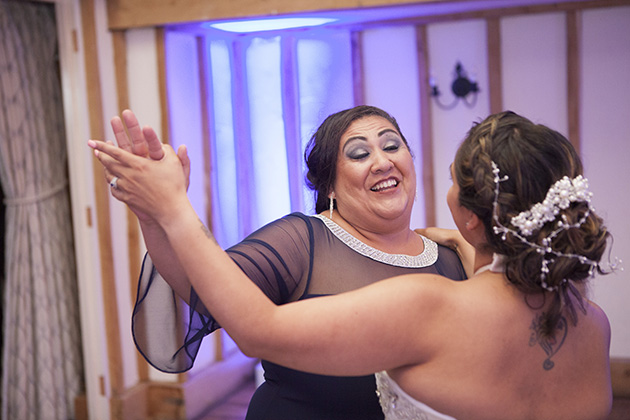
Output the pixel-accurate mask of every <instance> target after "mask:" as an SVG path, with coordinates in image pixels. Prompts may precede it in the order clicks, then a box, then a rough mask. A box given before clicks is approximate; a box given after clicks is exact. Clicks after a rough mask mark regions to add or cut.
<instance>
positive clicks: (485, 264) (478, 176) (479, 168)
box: [88, 112, 612, 420]
mask: <svg viewBox="0 0 630 420" xmlns="http://www.w3.org/2000/svg"><path fill="white" fill-rule="evenodd" d="M88 144H89V146H90V147H92V148H94V149H95V154H96V155H97V157H98V159H99V160H100V162H101V163H102V164H103V165H104V167H105V168H106V169H107V172H108V174H109V175H108V176H111V177H114V176H116V177H118V178H117V179H120V180H125V181H126V182H122V183H119V184H118V185H119V186H120V187H119V188H118V189H116V190H115V193H114V196H115V197H116V198H117V199H119V200H121V201H124V202H125V203H127V204H128V205H129V206H130V207H132V208H133V209H135V210H136V211H141V212H143V213H144V214H147V215H149V216H150V217H153V218H154V219H155V220H156V221H157V223H159V225H160V226H161V227H162V228H163V229H164V231H165V232H166V235H167V237H168V240H169V242H170V244H171V245H172V247H173V248H174V250H175V252H176V254H177V257H178V259H179V260H180V262H181V264H182V266H183V267H184V268H185V271H186V274H187V275H188V277H189V280H190V282H191V283H192V285H193V287H194V289H195V291H196V292H197V294H198V296H199V297H200V298H201V300H202V301H203V303H204V304H205V306H206V307H207V308H208V309H209V311H210V312H211V313H212V314H213V316H214V318H215V319H216V320H217V321H218V322H219V323H220V324H221V325H222V326H223V328H225V330H226V331H227V332H228V333H229V334H230V335H231V336H232V338H233V339H234V340H235V342H236V343H237V344H238V346H239V347H240V348H241V350H242V351H243V352H244V353H245V354H246V355H249V356H252V357H258V358H263V359H266V360H270V361H272V362H274V363H278V364H281V365H284V366H287V367H290V368H293V369H299V370H303V371H308V372H313V373H319V374H326V375H339V376H349V375H365V374H370V373H373V372H378V373H377V385H378V394H379V398H380V401H381V405H382V408H383V411H384V413H385V416H386V419H388V420H399V419H453V418H457V419H483V420H490V419H538V420H542V419H554V420H555V419H572V420H576V419H605V418H606V416H607V414H608V413H609V412H610V409H611V403H612V390H611V380H610V368H609V342H610V327H609V323H608V319H607V317H606V315H605V314H604V312H603V311H602V310H601V309H600V308H599V307H598V306H597V305H596V304H595V303H593V302H591V301H589V300H588V298H587V296H585V291H586V286H587V282H588V281H589V279H590V278H591V277H592V276H593V275H594V274H595V273H596V272H599V273H602V272H603V270H602V269H601V267H600V259H601V257H602V254H603V253H604V250H605V248H606V243H607V240H608V238H609V236H610V234H609V233H608V231H607V230H606V228H605V227H604V225H603V222H602V220H601V219H600V218H599V217H598V216H597V215H596V214H595V212H594V211H593V209H592V207H591V205H590V200H591V193H590V192H589V191H588V184H587V180H586V179H585V178H583V177H582V175H581V174H582V164H581V162H580V159H579V157H578V156H577V153H576V152H575V150H574V149H573V147H572V146H571V144H570V143H569V142H568V141H567V140H566V139H565V138H564V137H563V136H562V135H560V134H559V133H557V132H555V131H553V130H551V129H549V128H547V127H545V126H542V125H536V124H533V123H532V122H530V121H529V120H527V119H525V118H523V117H521V116H519V115H517V114H514V113H512V112H504V113H500V114H496V115H491V116H490V117H488V118H486V119H485V120H484V121H482V122H481V123H479V124H477V125H475V126H473V128H472V129H471V130H470V131H469V133H468V134H467V136H466V138H465V140H464V141H463V143H462V144H461V146H460V147H459V149H458V151H457V154H456V156H455V159H454V161H453V163H452V165H451V175H452V180H453V184H452V186H451V187H450V189H449V191H448V194H447V202H448V205H449V208H450V210H451V214H452V216H453V219H454V221H455V224H456V225H457V228H458V231H459V233H458V234H453V235H452V236H453V237H452V238H450V242H452V243H453V244H457V246H472V247H473V248H474V250H475V256H474V267H475V274H474V276H473V277H471V278H470V279H469V280H467V281H463V282H452V281H450V280H448V279H446V278H443V277H440V276H438V275H432V274H415V275H406V276H400V277H395V278H392V279H388V280H383V281H380V282H377V283H375V284H373V285H370V286H367V287H364V288H362V289H358V290H355V291H352V292H347V293H342V294H339V295H335V296H329V297H321V298H314V299H308V300H304V301H300V302H295V303H289V304H285V305H281V306H276V305H274V304H273V303H272V302H271V301H269V300H268V299H267V297H265V296H264V295H263V294H262V293H261V292H260V290H259V289H258V287H256V286H255V285H254V284H253V283H252V282H251V281H249V280H248V279H247V278H246V277H245V275H244V274H243V273H242V272H241V271H240V270H239V268H238V267H237V266H236V265H235V264H234V263H233V261H232V260H231V259H230V258H229V257H228V256H227V255H226V254H225V252H224V251H223V250H221V249H220V247H219V246H218V245H217V243H216V242H215V241H214V240H213V236H212V233H211V232H210V231H209V230H208V229H207V228H205V227H204V226H203V224H202V223H201V222H200V221H199V219H198V217H197V215H196V214H195V212H194V210H193V208H192V206H191V204H190V202H189V201H188V198H187V196H186V180H185V176H184V174H183V171H182V167H181V163H180V159H178V155H177V154H179V157H184V156H185V153H186V151H185V148H180V150H179V151H178V152H177V154H176V153H175V152H174V151H173V150H172V149H171V148H170V147H169V146H163V148H164V152H165V156H164V157H163V158H162V159H161V160H159V161H148V160H143V159H141V158H139V157H137V156H134V155H133V154H131V153H127V152H125V151H124V150H121V149H118V148H117V147H115V146H113V145H109V144H107V143H104V142H100V141H92V140H91V141H89V142H88ZM153 147H156V145H153ZM157 147H159V146H157ZM140 162H142V163H140ZM139 167H142V170H140V169H139ZM442 233H443V232H442ZM462 238H463V240H465V241H466V242H467V243H468V244H469V245H465V244H464V243H463V240H462ZM210 273H211V274H210ZM420 278H422V281H418V280H419V279H420Z"/></svg>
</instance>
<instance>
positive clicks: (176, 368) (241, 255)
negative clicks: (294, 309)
mask: <svg viewBox="0 0 630 420" xmlns="http://www.w3.org/2000/svg"><path fill="white" fill-rule="evenodd" d="M312 246H313V237H312V226H311V224H310V222H309V221H308V218H307V217H306V216H304V215H302V214H299V213H294V214H291V215H288V216H285V217H284V218H282V219H279V220H276V221H274V222H272V223H270V224H268V225H266V226H264V227H263V228H261V229H259V230H258V231H256V232H254V233H252V234H251V235H250V236H248V237H247V238H245V239H244V240H243V241H242V242H240V243H238V244H236V245H234V246H233V247H231V248H229V249H228V250H227V251H226V252H227V253H228V255H230V257H231V258H232V259H233V260H234V262H236V264H237V265H238V266H239V267H240V268H241V270H243V272H244V273H245V274H246V275H247V276H248V277H249V278H250V279H251V280H252V281H253V282H254V283H256V284H257V285H258V286H259V287H260V288H261V290H262V291H263V292H264V293H265V294H266V295H267V296H268V297H269V298H270V299H271V300H272V301H273V302H275V303H277V304H281V303H285V302H287V301H288V300H289V299H290V298H291V296H293V295H294V294H295V292H296V290H298V289H303V288H304V287H306V286H304V285H302V283H308V281H309V276H310V272H311V266H312ZM189 302H190V305H191V306H190V307H189V306H188V305H186V304H185V303H184V302H183V301H182V300H181V299H179V298H178V297H177V296H176V295H175V292H174V291H173V289H172V288H171V287H170V286H169V284H168V283H167V282H166V280H164V279H163V278H162V276H160V274H159V273H158V272H157V270H156V269H155V267H154V266H153V263H152V261H151V258H150V257H149V255H147V256H145V260H144V262H143V265H142V271H141V273H140V279H139V282H138V296H137V299H136V304H135V307H134V311H133V316H132V333H133V337H134V342H135V344H136V347H137V348H138V351H140V353H141V354H142V355H143V356H144V358H145V359H146V360H147V361H148V362H149V363H150V364H151V365H152V366H153V367H155V368H156V369H158V370H160V371H163V372H168V373H179V372H184V371H186V370H188V369H190V368H191V367H192V365H193V363H194V360H195V358H196V357H197V352H198V351H199V346H200V345H201V340H202V339H203V337H205V336H206V335H208V334H209V333H211V332H212V331H214V330H216V329H217V328H219V327H220V326H219V324H218V323H217V322H216V321H215V320H214V319H213V318H212V316H211V315H210V316H206V315H204V313H207V311H206V310H205V308H203V306H202V303H201V302H200V300H199V297H198V296H197V294H196V293H195V291H194V289H192V288H191V293H190V300H189ZM191 308H197V309H198V310H197V311H196V310H193V309H191ZM186 315H188V316H187V319H185V318H186Z"/></svg>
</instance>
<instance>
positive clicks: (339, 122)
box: [304, 105, 409, 213]
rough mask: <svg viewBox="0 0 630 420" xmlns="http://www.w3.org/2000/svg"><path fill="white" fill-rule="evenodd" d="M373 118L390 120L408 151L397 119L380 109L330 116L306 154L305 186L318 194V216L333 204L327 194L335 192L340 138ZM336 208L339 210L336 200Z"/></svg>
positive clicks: (363, 107)
mask: <svg viewBox="0 0 630 420" xmlns="http://www.w3.org/2000/svg"><path fill="white" fill-rule="evenodd" d="M372 116H374V117H381V118H384V119H386V120H387V121H389V122H390V123H391V124H392V125H393V126H394V128H395V129H396V130H397V131H398V133H399V134H400V137H401V138H402V140H403V142H405V146H407V149H409V144H408V143H407V139H405V136H404V135H403V133H402V132H401V131H400V127H399V126H398V122H396V119H395V118H394V117H392V116H391V115H389V114H388V113H387V112H385V111H383V110H382V109H380V108H377V107H375V106H369V105H359V106H355V107H354V108H350V109H345V110H343V111H339V112H336V113H334V114H331V115H329V116H328V117H327V118H326V119H325V120H324V122H322V124H321V125H320V126H319V128H318V129H317V131H316V132H315V133H314V134H313V136H312V137H311V139H310V140H309V142H308V144H307V145H306V150H305V152H304V160H305V161H306V166H307V167H308V173H307V174H306V185H307V186H308V187H309V188H310V189H311V190H313V191H314V193H315V213H321V212H322V211H324V210H326V209H328V206H329V204H330V202H329V198H328V194H330V192H331V191H332V190H333V186H334V185H335V179H336V178H337V155H338V152H339V142H340V141H341V136H343V134H344V133H345V132H346V130H348V127H350V125H352V123H353V122H355V121H356V120H359V119H361V118H366V117H372ZM334 205H335V208H337V202H336V200H335V203H334Z"/></svg>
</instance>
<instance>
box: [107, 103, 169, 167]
mask: <svg viewBox="0 0 630 420" xmlns="http://www.w3.org/2000/svg"><path fill="white" fill-rule="evenodd" d="M110 123H111V126H112V130H113V131H114V137H115V138H116V142H117V143H118V147H120V148H122V149H124V150H126V151H128V152H131V153H133V154H134V155H136V156H142V157H149V158H150V159H153V160H160V159H162V157H164V152H163V151H162V143H161V142H160V140H159V139H158V136H157V134H156V133H155V131H154V130H153V128H151V127H149V126H144V127H143V128H140V123H139V122H138V119H137V118H136V115H135V114H134V113H133V111H131V110H129V109H126V110H124V111H123V112H122V118H120V117H118V116H116V117H113V118H112V119H111V122H110ZM125 127H126V130H125ZM127 133H129V135H127ZM129 137H131V139H130V138H129Z"/></svg>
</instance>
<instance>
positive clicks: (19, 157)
mask: <svg viewBox="0 0 630 420" xmlns="http://www.w3.org/2000/svg"><path fill="white" fill-rule="evenodd" d="M56 45H57V37H56V27H55V16H54V6H52V5H49V4H40V3H31V2H22V1H0V182H1V183H2V190H3V191H4V196H5V198H4V201H5V204H6V206H7V208H6V219H5V223H6V228H5V244H4V245H5V246H4V252H5V267H4V270H5V284H4V285H3V288H4V293H3V298H4V300H3V303H2V312H3V316H2V318H3V323H4V325H3V347H4V348H3V349H2V366H3V367H2V412H1V413H0V417H1V418H3V419H7V420H9V419H20V420H29V419H33V420H36V419H37V420H41V419H64V420H65V419H71V418H74V409H73V407H74V400H75V397H76V396H77V395H78V394H79V393H80V392H81V391H82V390H83V379H82V378H83V360H82V354H81V337H80V329H79V327H80V325H79V311H78V293H77V292H78V290H77V278H76V270H75V260H74V249H73V239H72V225H71V214H70V202H69V190H68V176H67V166H66V144H65V133H64V127H63V109H62V101H61V87H60V78H59V70H58V65H57V57H56V54H57V48H56Z"/></svg>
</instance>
